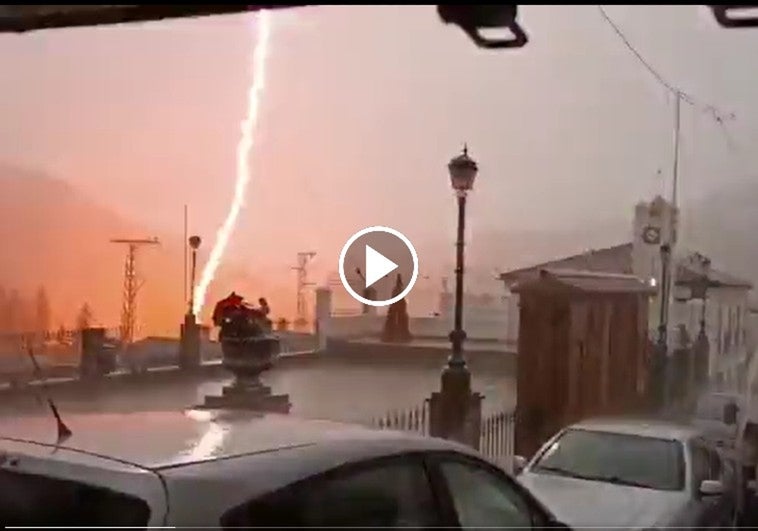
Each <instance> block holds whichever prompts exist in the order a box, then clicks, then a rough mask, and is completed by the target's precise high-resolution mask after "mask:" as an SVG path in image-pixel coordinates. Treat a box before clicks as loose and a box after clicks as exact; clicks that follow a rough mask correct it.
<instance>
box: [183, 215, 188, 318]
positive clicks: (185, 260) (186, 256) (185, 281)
mask: <svg viewBox="0 0 758 531" xmlns="http://www.w3.org/2000/svg"><path fill="white" fill-rule="evenodd" d="M188 238H189V224H188V213H187V205H184V240H183V241H184V245H183V246H182V248H183V250H184V253H183V254H184V275H183V278H184V296H183V297H182V304H184V303H186V302H187V264H188V262H189V255H188V251H187V242H188V241H189V240H188Z"/></svg>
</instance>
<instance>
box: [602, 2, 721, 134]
mask: <svg viewBox="0 0 758 531" xmlns="http://www.w3.org/2000/svg"><path fill="white" fill-rule="evenodd" d="M597 8H598V10H599V11H600V14H601V15H602V17H603V19H604V20H605V21H606V22H607V23H608V25H609V26H610V27H611V29H613V31H614V33H616V35H617V36H618V37H619V39H621V42H623V43H624V45H625V46H626V48H627V49H628V50H629V51H630V52H631V53H632V54H633V55H634V56H635V57H636V58H637V60H638V61H639V62H640V64H641V65H642V66H643V67H644V68H645V70H647V71H648V72H649V73H650V75H652V76H653V77H654V78H655V79H656V81H658V83H660V84H661V85H662V86H663V87H665V88H666V90H668V91H669V92H671V93H672V94H673V95H674V96H675V97H677V98H680V99H681V100H682V101H683V102H685V103H687V104H688V105H690V106H692V107H696V108H698V109H699V110H701V111H702V112H704V113H705V114H708V115H710V116H711V118H712V119H713V120H714V121H715V122H717V123H718V124H720V125H722V126H723V125H724V122H725V121H726V120H734V119H735V115H734V113H724V112H722V111H721V110H720V109H719V108H718V107H716V106H714V105H711V104H708V103H704V102H700V101H698V99H697V98H695V97H694V96H692V94H689V93H687V92H685V91H683V90H682V89H680V88H679V87H676V86H674V85H673V84H672V83H670V82H669V81H668V80H667V79H666V78H665V77H663V75H662V74H661V73H660V72H658V70H656V69H655V68H654V67H653V65H651V64H650V62H649V61H648V60H647V59H645V57H644V56H643V55H642V54H641V53H640V52H639V51H638V50H637V48H635V46H634V45H633V44H632V43H631V41H630V40H629V39H628V38H627V36H626V35H625V34H624V32H623V31H621V28H620V27H619V26H618V25H617V24H616V23H615V22H614V21H613V19H612V18H611V17H610V16H609V15H608V13H607V12H606V11H605V9H603V6H601V5H598V6H597Z"/></svg>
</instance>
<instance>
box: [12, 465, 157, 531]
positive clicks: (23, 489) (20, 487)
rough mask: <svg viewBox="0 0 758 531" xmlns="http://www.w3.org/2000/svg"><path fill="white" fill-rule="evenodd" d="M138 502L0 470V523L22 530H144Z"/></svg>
mask: <svg viewBox="0 0 758 531" xmlns="http://www.w3.org/2000/svg"><path fill="white" fill-rule="evenodd" d="M149 520H150V507H149V506H148V504H147V503H146V502H145V501H144V500H141V499H139V498H136V497H133V496H131V495H127V494H124V493H120V492H115V491H113V490H110V489H106V488H102V487H96V486H93V485H87V484H85V483H79V482H76V481H69V480H64V479H57V478H51V477H46V476H41V475H35V474H26V473H21V472H15V471H10V470H0V523H2V524H3V525H5V526H21V527H40V528H44V527H51V526H57V527H61V526H63V527H71V528H76V527H80V526H91V527H97V526H123V527H131V528H139V527H142V528H144V527H146V526H147V524H148V523H149Z"/></svg>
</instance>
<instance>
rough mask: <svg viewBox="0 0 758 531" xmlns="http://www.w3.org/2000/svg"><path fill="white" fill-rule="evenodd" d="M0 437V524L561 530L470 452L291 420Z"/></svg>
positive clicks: (141, 416)
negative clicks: (57, 438)
mask: <svg viewBox="0 0 758 531" xmlns="http://www.w3.org/2000/svg"><path fill="white" fill-rule="evenodd" d="M65 422H66V424H67V425H68V426H69V428H71V431H72V432H73V434H72V435H71V437H70V438H68V439H67V440H65V441H64V442H63V443H62V444H60V445H56V444H55V442H51V437H52V435H53V432H54V430H55V422H54V421H53V420H51V419H48V418H25V419H18V420H16V421H13V422H10V423H4V424H3V425H2V427H0V522H2V523H3V524H5V525H20V526H21V525H23V526H50V525H57V526H82V525H88V526H102V525H108V526H114V525H115V526H128V527H135V526H136V527H147V526H177V527H181V526H195V527H211V528H234V527H250V526H263V527H301V526H302V527H304V526H309V527H322V528H332V527H350V528H357V527H411V528H426V527H434V526H448V527H462V528H481V527H528V528H540V527H548V528H551V527H553V528H566V526H564V525H563V524H560V523H559V522H557V520H556V519H555V518H554V516H553V515H552V514H551V513H550V512H549V511H548V510H547V509H546V508H545V507H544V506H543V505H542V504H541V503H540V502H539V501H537V500H536V499H535V498H534V497H533V496H532V495H530V494H529V492H528V491H527V490H526V489H525V488H524V487H522V486H521V485H519V484H518V482H516V481H515V480H513V479H512V478H511V477H510V476H508V475H507V474H506V473H505V472H503V471H502V470H501V469H499V468H498V467H496V466H495V465H493V464H491V463H489V462H488V461H486V460H485V459H483V458H482V457H480V456H479V455H478V454H477V453H476V452H475V451H474V450H472V449H469V448H467V447H464V446H461V445H458V444H456V443H453V442H449V441H444V440H441V439H434V438H428V437H421V436H414V435H410V434H405V433H399V432H392V431H384V430H371V429H368V428H363V427H359V426H351V425H345V424H339V423H334V422H328V421H314V420H302V419H297V418H294V417H291V416H288V415H262V416H252V415H250V414H241V413H220V412H217V413H212V412H209V411H189V412H186V413H181V412H176V413H166V412H161V413H129V414H124V415H106V414H96V415H78V416H73V417H70V416H69V417H67V418H65Z"/></svg>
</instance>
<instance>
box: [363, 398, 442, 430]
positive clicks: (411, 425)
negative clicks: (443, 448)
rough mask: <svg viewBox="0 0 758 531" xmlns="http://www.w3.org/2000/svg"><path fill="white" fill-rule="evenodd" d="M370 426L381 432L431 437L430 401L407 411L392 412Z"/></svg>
mask: <svg viewBox="0 0 758 531" xmlns="http://www.w3.org/2000/svg"><path fill="white" fill-rule="evenodd" d="M369 424H370V425H371V426H372V427H374V428H377V429H379V430H398V431H408V432H412V433H417V434H419V435H429V401H428V400H425V401H424V403H423V404H421V405H420V406H415V407H412V408H409V409H406V410H390V411H388V412H387V413H385V414H384V415H382V416H381V417H378V418H375V419H372V420H371V421H370V422H369Z"/></svg>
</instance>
